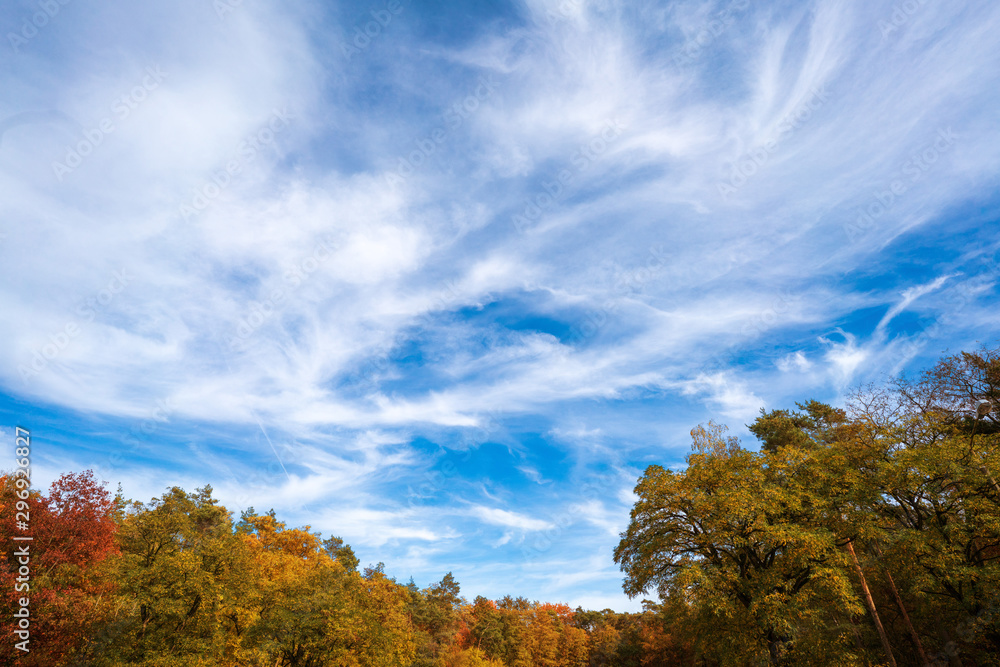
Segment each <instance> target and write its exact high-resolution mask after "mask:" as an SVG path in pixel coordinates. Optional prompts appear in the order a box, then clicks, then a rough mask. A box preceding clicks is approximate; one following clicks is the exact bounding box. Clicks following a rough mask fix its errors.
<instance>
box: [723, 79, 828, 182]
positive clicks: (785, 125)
mask: <svg viewBox="0 0 1000 667" xmlns="http://www.w3.org/2000/svg"><path fill="white" fill-rule="evenodd" d="M829 99H830V94H829V93H828V92H827V90H826V87H825V86H824V87H820V88H814V89H813V90H812V91H811V93H810V95H809V97H807V98H806V100H805V101H804V102H802V104H800V105H799V106H798V107H797V108H796V109H795V111H793V112H791V113H790V114H788V115H787V116H785V117H784V118H782V119H781V122H780V123H778V127H777V131H776V133H775V135H774V136H773V137H771V138H770V139H768V140H767V141H765V142H764V143H762V144H760V145H758V146H756V147H754V148H752V149H750V150H749V151H748V152H747V153H745V154H744V155H743V156H741V157H739V158H737V159H736V161H735V162H733V167H732V172H731V173H730V175H729V181H728V182H726V181H722V182H720V183H718V185H717V186H716V187H717V188H718V190H719V194H720V195H721V196H722V199H723V201H725V200H727V199H729V197H730V196H731V195H732V194H734V193H735V192H736V191H737V190H739V189H740V188H742V187H743V186H744V185H746V184H747V182H748V181H749V180H750V179H751V178H753V176H754V175H755V174H756V173H757V172H759V171H760V170H761V168H763V167H764V165H765V164H767V163H768V161H769V160H770V159H771V156H772V155H774V154H775V153H776V152H778V148H779V145H780V143H781V141H782V140H784V139H785V138H787V137H788V136H790V135H791V134H793V133H794V132H795V131H796V130H798V129H799V128H801V127H802V126H803V125H805V124H806V123H807V122H809V119H810V118H812V115H813V112H815V111H819V110H820V109H821V108H822V107H823V105H824V104H826V103H827V101H828V100H829Z"/></svg>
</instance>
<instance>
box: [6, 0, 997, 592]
mask: <svg viewBox="0 0 1000 667" xmlns="http://www.w3.org/2000/svg"><path fill="white" fill-rule="evenodd" d="M293 4H294V6H288V3H277V2H270V1H268V0H244V1H243V2H236V1H234V0H216V1H215V2H214V3H213V2H210V1H209V0H200V1H198V2H190V1H186V0H179V1H177V2H171V3H126V2H109V1H102V2H96V3H83V2H72V1H67V2H66V3H65V4H62V3H58V2H52V3H48V4H46V3H36V2H20V1H17V2H12V1H10V0H7V1H6V2H4V4H3V7H4V11H3V12H2V13H0V16H2V19H0V23H2V31H3V34H4V35H5V39H4V41H3V44H0V64H2V67H0V80H2V86H0V90H2V93H0V132H2V135H0V234H2V236H0V276H2V282H0V285H2V287H0V304H2V306H3V312H4V314H5V317H4V318H3V320H2V322H0V332H2V333H0V336H2V340H3V342H4V344H3V345H2V346H0V359H2V363H0V425H2V427H3V428H4V430H5V432H8V433H9V435H10V439H11V442H13V433H12V430H13V427H14V426H15V425H21V426H24V427H28V428H30V429H31V431H32V434H33V438H34V440H33V441H34V448H33V456H34V474H35V481H36V483H37V484H38V485H39V486H46V485H47V484H48V483H49V482H50V481H51V480H52V479H54V478H55V477H56V476H58V475H59V474H60V473H62V472H66V471H71V470H81V469H86V468H92V469H94V470H96V471H97V472H98V474H99V475H100V476H101V477H102V478H104V479H106V480H107V481H108V482H109V483H110V486H111V488H112V489H113V488H115V487H116V486H117V484H118V483H121V484H122V486H123V488H124V491H125V493H126V495H128V496H130V497H133V498H138V499H149V498H151V497H153V496H158V495H160V494H161V493H162V492H163V491H164V490H165V489H166V487H168V486H171V485H181V486H183V487H185V488H187V489H191V490H193V489H194V488H195V487H199V486H202V485H204V484H211V485H212V486H213V487H214V489H215V491H216V494H217V496H218V497H219V498H220V499H221V500H222V502H223V503H224V504H225V505H226V506H227V507H228V508H230V509H231V510H233V511H234V512H236V513H237V514H238V512H239V511H240V509H241V508H245V507H248V506H251V505H252V506H254V507H255V508H257V509H258V510H259V511H263V510H266V509H268V508H271V507H273V508H274V509H275V510H276V511H277V512H278V514H279V516H281V517H283V518H284V519H285V520H287V521H288V523H290V524H292V525H302V524H306V523H308V524H310V525H311V526H312V528H313V529H315V530H319V531H322V532H323V533H324V534H326V535H328V534H336V535H340V536H342V537H343V538H344V539H345V540H347V541H348V542H349V543H350V544H352V545H353V546H354V548H355V550H356V551H357V553H358V555H359V556H360V558H361V560H362V563H375V562H378V561H384V562H385V563H386V569H387V572H389V573H390V574H391V575H393V576H396V577H398V578H399V579H401V580H403V581H405V580H407V579H408V578H409V577H410V576H413V577H414V578H415V580H416V581H417V582H418V583H419V584H420V585H427V584H428V583H430V582H432V581H437V580H439V579H440V578H441V576H442V575H443V574H444V573H445V572H447V571H449V570H450V571H453V572H454V573H455V576H456V577H457V579H458V581H459V582H460V583H461V585H462V589H463V593H465V594H466V595H468V596H469V597H470V598H471V597H473V596H475V595H486V596H488V597H498V596H502V595H504V594H507V593H511V594H514V595H518V594H521V595H525V596H527V597H530V598H534V599H541V600H547V601H552V602H557V601H562V602H567V603H569V604H571V605H574V606H575V605H582V606H584V607H590V608H604V607H612V608H615V609H618V610H626V609H637V608H638V607H639V601H638V600H633V601H629V600H628V599H627V598H625V596H624V595H623V594H622V593H621V588H620V581H621V577H620V573H619V572H618V570H617V568H616V567H615V565H614V563H613V561H612V556H611V552H612V549H613V548H614V546H615V544H617V540H618V533H619V531H621V530H623V529H624V527H625V526H626V524H627V521H628V511H629V509H630V507H631V505H632V502H633V500H634V497H633V496H632V488H633V486H634V483H635V480H636V478H637V477H638V476H639V475H640V474H641V472H642V470H643V469H644V468H645V466H647V465H649V464H650V463H661V464H665V465H677V464H679V463H682V462H683V457H684V454H685V452H686V451H687V450H688V443H689V441H690V438H689V435H688V432H689V430H690V429H691V428H692V427H694V426H695V425H697V424H699V423H701V422H706V421H708V420H709V419H715V420H716V421H719V422H722V423H725V424H728V425H729V426H730V427H731V429H732V430H733V431H734V432H735V433H737V434H738V435H740V436H741V437H743V439H744V442H745V444H746V445H747V446H751V447H752V446H755V443H754V441H753V439H752V438H751V437H750V436H749V435H748V434H747V431H746V427H745V425H746V424H748V423H750V422H751V421H752V420H753V419H754V417H755V415H756V414H757V413H758V411H759V409H760V408H761V407H765V408H767V409H773V408H779V407H790V406H791V405H792V404H793V402H794V401H796V400H799V401H801V400H805V399H808V398H817V399H819V400H824V401H829V402H832V403H835V404H841V403H843V401H844V399H845V397H846V396H847V394H849V392H850V391H851V389H852V388H853V387H856V386H858V385H859V384H861V383H864V382H870V381H875V382H879V381H882V380H883V379H884V378H886V377H887V376H889V375H892V374H898V373H900V372H914V371H918V370H919V369H921V368H923V367H926V365H927V364H928V363H930V362H931V361H932V360H933V359H935V358H937V357H938V356H940V355H941V354H942V353H943V352H945V351H949V352H956V351H958V350H962V349H971V348H974V347H977V346H978V344H980V343H992V342H995V341H996V339H997V320H998V315H997V313H998V308H997V292H998V290H997V280H998V275H1000V236H998V233H997V231H998V211H1000V207H998V204H1000V197H998V194H997V192H998V190H997V185H998V168H997V165H998V164H1000V123H998V122H997V111H996V110H997V108H998V103H1000V5H997V4H996V3H994V2H988V1H986V0H982V1H979V2H962V3H948V2H943V1H940V0H907V2H903V3H897V4H895V5H894V4H893V3H892V2H883V1H879V2H861V1H860V0H858V1H850V0H839V1H817V2H788V3H781V2H749V0H734V1H731V2H721V3H720V2H693V1H692V2H687V1H680V2H669V3H667V2H660V3H653V2H629V3H625V2H620V3H615V2H599V1H589V0H563V1H562V2H556V1H549V2H544V1H541V0H529V1H525V2H500V1H496V2H493V1H490V2H485V1H484V2H476V3H456V2H430V1H427V2H418V1H416V0H399V1H398V2H389V3H387V2H384V1H383V0H373V2H371V3H365V2H360V1H359V2H353V3H342V4H338V3H332V2H326V3H315V2H301V3H293ZM46 7H48V10H46ZM366 31H367V34H366ZM11 456H12V457H13V455H11ZM12 465H13V458H11V462H10V463H9V464H8V467H10V466H12Z"/></svg>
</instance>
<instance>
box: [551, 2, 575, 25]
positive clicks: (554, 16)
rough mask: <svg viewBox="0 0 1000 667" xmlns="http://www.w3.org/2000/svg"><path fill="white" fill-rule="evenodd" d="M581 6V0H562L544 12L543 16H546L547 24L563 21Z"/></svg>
mask: <svg viewBox="0 0 1000 667" xmlns="http://www.w3.org/2000/svg"><path fill="white" fill-rule="evenodd" d="M582 6H583V0H562V2H560V3H559V6H558V7H556V8H555V9H550V10H548V11H547V12H545V16H546V18H548V20H549V24H552V23H555V22H557V21H565V20H566V19H568V18H570V17H571V16H573V14H575V13H576V12H577V11H579V9H580V7H582Z"/></svg>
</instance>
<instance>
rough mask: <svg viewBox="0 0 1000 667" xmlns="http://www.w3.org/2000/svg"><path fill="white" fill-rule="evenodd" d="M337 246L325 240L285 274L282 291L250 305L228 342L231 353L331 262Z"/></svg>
mask: <svg viewBox="0 0 1000 667" xmlns="http://www.w3.org/2000/svg"><path fill="white" fill-rule="evenodd" d="M338 247H340V246H339V244H338V243H337V242H336V240H334V239H333V238H332V237H327V238H326V239H324V240H323V241H321V242H320V243H319V244H317V245H316V247H315V248H314V249H313V252H312V254H310V255H309V256H308V257H306V258H305V259H302V260H300V261H298V262H296V263H295V264H294V265H293V266H292V268H291V269H289V270H288V271H286V272H285V275H284V276H283V279H284V281H285V287H284V288H282V287H276V288H275V289H273V290H272V291H271V293H270V294H269V295H268V297H267V299H265V300H264V301H260V302H255V303H252V304H250V308H249V312H248V313H247V315H246V316H244V317H242V318H240V321H239V322H238V323H237V325H236V331H235V332H234V335H232V336H230V337H229V338H228V339H227V341H226V342H227V343H228V345H229V347H230V349H234V350H235V349H239V348H241V347H242V346H243V344H244V343H246V341H247V340H248V339H249V338H250V336H252V335H253V334H254V332H255V331H257V330H258V329H260V328H261V327H262V326H264V325H265V324H266V323H267V322H268V321H269V320H270V319H271V318H272V317H274V315H275V314H276V313H277V312H278V311H279V310H280V307H281V304H282V303H283V302H284V301H285V299H286V298H287V297H288V295H289V294H290V293H291V292H292V291H294V290H296V289H298V287H299V286H301V285H303V284H304V283H305V282H306V281H307V280H309V278H310V277H311V276H312V275H313V274H314V273H315V272H316V271H318V270H319V268H320V267H321V266H322V265H323V264H324V263H325V262H326V261H327V260H329V259H330V257H331V256H332V254H333V251H334V250H336V249H337V248H338Z"/></svg>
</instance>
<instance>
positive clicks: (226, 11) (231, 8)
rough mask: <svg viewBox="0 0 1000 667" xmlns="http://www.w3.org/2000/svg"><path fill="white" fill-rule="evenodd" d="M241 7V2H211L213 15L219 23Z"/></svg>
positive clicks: (231, 0)
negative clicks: (217, 18)
mask: <svg viewBox="0 0 1000 667" xmlns="http://www.w3.org/2000/svg"><path fill="white" fill-rule="evenodd" d="M242 6H243V0H213V2H212V9H214V10H215V15H216V16H218V17H219V20H220V21H225V20H226V17H227V16H229V15H230V14H232V13H233V12H235V11H236V9H237V8H238V7H242Z"/></svg>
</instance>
